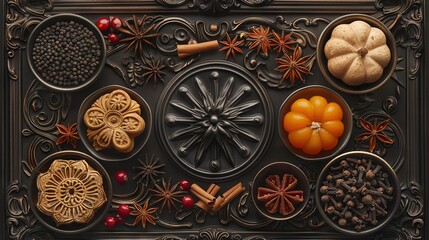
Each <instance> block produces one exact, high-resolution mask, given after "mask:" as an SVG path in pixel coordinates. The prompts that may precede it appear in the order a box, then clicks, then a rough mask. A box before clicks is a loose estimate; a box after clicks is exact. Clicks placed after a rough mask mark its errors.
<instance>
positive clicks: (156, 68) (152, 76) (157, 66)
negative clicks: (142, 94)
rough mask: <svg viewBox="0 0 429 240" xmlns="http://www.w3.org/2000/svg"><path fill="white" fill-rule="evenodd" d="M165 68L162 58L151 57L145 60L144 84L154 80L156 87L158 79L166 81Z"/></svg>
mask: <svg viewBox="0 0 429 240" xmlns="http://www.w3.org/2000/svg"><path fill="white" fill-rule="evenodd" d="M164 68H165V65H164V64H163V63H162V61H161V59H154V58H149V59H147V60H145V62H144V65H143V78H144V79H145V81H144V84H146V83H147V82H148V81H149V80H151V81H152V82H153V86H154V87H156V84H157V82H158V81H161V82H164V79H163V75H165V72H163V70H164Z"/></svg>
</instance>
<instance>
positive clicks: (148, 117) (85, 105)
mask: <svg viewBox="0 0 429 240" xmlns="http://www.w3.org/2000/svg"><path fill="white" fill-rule="evenodd" d="M118 89H121V90H123V91H125V92H127V93H128V95H129V96H130V97H131V99H132V100H134V101H136V102H137V103H138V104H139V105H140V108H141V117H142V118H143V119H144V121H145V125H146V126H145V129H144V131H143V132H142V133H141V134H140V135H138V136H136V137H134V147H133V148H132V150H131V151H130V152H127V153H125V152H119V151H116V150H115V149H113V148H112V147H109V148H108V149H105V150H100V151H97V150H95V148H94V147H93V143H92V142H91V141H90V140H89V139H88V136H87V127H86V125H85V123H84V120H83V118H84V115H85V112H86V111H87V110H88V109H89V108H91V105H92V104H93V103H94V102H95V101H96V100H97V99H98V98H100V97H101V96H103V95H104V94H107V93H111V92H113V91H114V90H118ZM77 125H78V132H79V136H80V138H81V140H82V142H83V144H84V145H85V147H86V148H87V149H88V151H89V152H90V153H91V154H92V155H93V156H95V157H96V158H98V159H100V160H103V161H124V160H127V159H130V158H132V157H133V156H135V155H136V154H137V153H138V152H140V150H141V149H142V148H143V147H144V145H145V144H146V142H147V141H148V139H149V136H150V133H151V129H152V111H151V110H150V107H149V105H148V104H147V102H146V101H145V100H144V99H143V98H142V97H141V96H140V95H139V94H138V93H136V92H134V91H132V90H130V89H128V88H126V87H122V86H119V85H110V86H107V87H104V88H101V89H99V90H97V91H95V92H93V93H92V94H91V95H89V96H88V97H87V98H85V99H84V100H83V102H82V104H81V105H80V108H79V113H78V119H77Z"/></svg>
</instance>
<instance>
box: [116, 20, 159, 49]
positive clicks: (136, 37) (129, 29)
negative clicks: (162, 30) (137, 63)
mask: <svg viewBox="0 0 429 240" xmlns="http://www.w3.org/2000/svg"><path fill="white" fill-rule="evenodd" d="M130 22H132V23H130ZM154 28H155V25H154V24H151V23H148V22H147V17H146V16H143V17H142V18H141V19H140V20H139V19H138V18H137V17H136V16H135V15H134V16H133V19H132V20H127V21H124V27H122V28H120V29H119V31H120V32H122V33H124V34H125V35H126V37H125V38H123V39H121V40H119V42H126V43H128V46H127V48H126V49H125V51H128V50H130V49H134V55H135V56H142V55H143V48H144V47H145V45H150V46H152V47H155V45H154V44H153V43H152V42H151V40H152V38H154V37H156V36H158V35H159V34H157V33H153V32H152V30H153V29H154Z"/></svg>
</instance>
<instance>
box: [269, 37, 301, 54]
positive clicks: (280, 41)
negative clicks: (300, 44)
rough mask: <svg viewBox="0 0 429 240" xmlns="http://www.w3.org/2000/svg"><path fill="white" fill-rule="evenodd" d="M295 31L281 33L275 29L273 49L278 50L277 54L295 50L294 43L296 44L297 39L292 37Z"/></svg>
mask: <svg viewBox="0 0 429 240" xmlns="http://www.w3.org/2000/svg"><path fill="white" fill-rule="evenodd" d="M292 34H293V32H290V33H289V34H287V35H285V32H284V31H282V33H281V35H279V34H277V33H276V32H274V31H273V40H272V46H273V50H274V51H276V52H277V55H276V56H278V55H280V53H283V54H287V53H288V51H289V50H294V49H295V47H294V46H293V45H295V44H296V41H295V40H293V39H292Z"/></svg>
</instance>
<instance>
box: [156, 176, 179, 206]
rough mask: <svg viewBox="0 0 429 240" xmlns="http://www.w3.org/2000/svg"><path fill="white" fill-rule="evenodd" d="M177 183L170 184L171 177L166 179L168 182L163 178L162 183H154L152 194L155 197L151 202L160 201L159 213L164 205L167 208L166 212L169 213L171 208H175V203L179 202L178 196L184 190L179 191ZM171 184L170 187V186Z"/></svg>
mask: <svg viewBox="0 0 429 240" xmlns="http://www.w3.org/2000/svg"><path fill="white" fill-rule="evenodd" d="M178 185H179V183H176V184H174V185H173V186H171V178H169V179H168V182H165V180H164V178H163V179H162V184H161V185H159V184H155V188H154V189H152V192H153V194H152V196H153V197H154V198H156V200H155V201H153V202H152V204H157V203H161V202H162V204H161V209H160V211H159V212H160V213H162V210H163V209H164V207H165V206H166V207H167V208H168V213H171V208H172V207H173V208H174V209H176V210H177V207H176V203H180V200H179V199H180V198H181V197H183V195H184V194H185V193H186V192H185V191H180V189H179V188H178ZM170 186H171V187H170Z"/></svg>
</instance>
